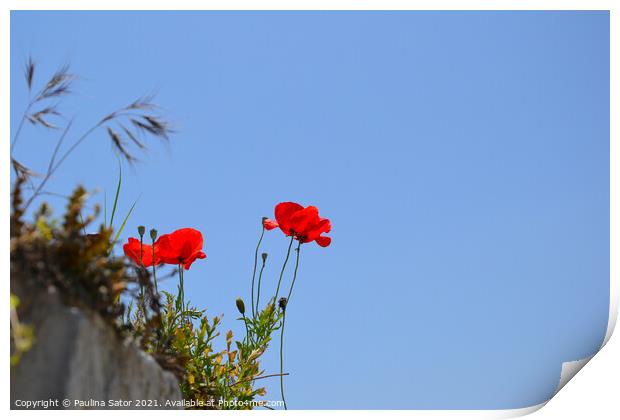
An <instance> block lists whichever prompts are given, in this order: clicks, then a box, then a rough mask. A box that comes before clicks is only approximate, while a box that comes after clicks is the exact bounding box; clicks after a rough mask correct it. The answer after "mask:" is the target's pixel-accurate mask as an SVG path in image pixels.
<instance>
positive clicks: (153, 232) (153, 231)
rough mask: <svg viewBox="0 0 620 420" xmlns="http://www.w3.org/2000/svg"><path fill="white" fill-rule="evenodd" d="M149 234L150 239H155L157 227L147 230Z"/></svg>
mask: <svg viewBox="0 0 620 420" xmlns="http://www.w3.org/2000/svg"><path fill="white" fill-rule="evenodd" d="M149 233H150V234H151V239H152V240H153V241H154V240H155V239H157V229H151V231H150V232H149Z"/></svg>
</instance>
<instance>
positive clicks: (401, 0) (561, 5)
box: [0, 0, 620, 419]
mask: <svg viewBox="0 0 620 420" xmlns="http://www.w3.org/2000/svg"><path fill="white" fill-rule="evenodd" d="M145 4H146V5H148V6H149V7H148V8H145V7H144V6H145ZM615 5H616V3H615V2H613V1H603V0H599V1H597V0H593V1H579V0H570V1H561V2H560V1H552V0H544V1H542V0H540V1H536V0H521V1H506V0H498V1H481V0H478V1H463V0H461V1H458V0H436V1H421V0H410V1H406V0H384V1H381V2H378V1H374V0H373V1H369V0H359V1H352V0H349V1H343V0H332V1H327V0H314V1H296V2H291V1H284V0H270V1H260V2H259V1H251V0H230V1H204V2H200V3H199V2H198V1H196V0H193V1H192V0H175V1H174V2H170V1H166V0H150V1H148V2H146V1H139V0H107V1H102V0H96V1H88V2H84V1H78V0H57V1H54V2H53V6H52V2H51V1H49V0H20V1H17V0H8V1H3V2H2V3H1V5H0V9H2V13H1V15H0V40H1V41H0V42H1V43H2V44H1V45H2V57H1V60H2V61H1V62H2V63H3V64H2V65H0V86H1V89H0V92H6V94H4V95H3V97H2V104H3V105H2V109H3V110H4V111H3V112H1V113H0V130H1V132H2V133H4V136H3V137H4V139H5V143H6V146H5V148H4V149H3V150H2V152H1V153H2V159H1V165H2V168H3V171H4V173H5V174H7V175H8V173H9V159H8V157H9V156H8V144H9V141H8V139H10V127H9V111H10V75H9V64H8V63H10V10H74V9H75V10H610V30H611V32H610V38H611V39H610V54H611V56H610V63H611V70H610V78H611V79H610V88H611V96H610V98H611V99H610V117H611V118H610V124H611V127H610V171H611V172H610V178H611V179H610V215H614V214H619V213H618V212H619V211H620V207H619V206H618V193H617V192H615V191H617V187H618V185H620V183H619V182H618V181H619V179H618V177H619V173H620V172H619V171H618V169H616V168H617V166H618V163H620V159H618V150H619V149H618V138H617V133H618V131H617V130H618V128H617V122H616V121H618V117H619V115H618V107H617V101H618V98H620V92H619V91H618V84H617V81H616V77H615V75H616V74H618V69H619V67H618V52H617V51H616V50H617V46H618V45H620V43H618V39H617V37H618V23H619V19H618V15H617V14H616V10H617V9H618V8H617V7H616V8H614V6H615ZM0 188H1V189H0V194H1V195H2V197H3V198H4V200H5V205H4V206H3V207H2V209H1V210H0V211H1V212H2V215H1V216H0V217H2V220H4V224H3V225H2V226H3V227H2V230H3V233H4V238H8V236H9V235H8V223H7V221H8V220H9V197H10V194H9V180H8V178H7V180H6V181H5V182H4V183H2V186H1V187H0ZM614 190H615V191H614ZM610 233H611V236H610V307H609V322H608V327H607V332H606V334H605V340H604V342H603V346H604V345H605V344H606V343H607V342H608V341H609V339H610V338H611V335H612V333H613V330H614V328H615V324H616V321H617V315H618V300H619V299H618V298H619V288H618V274H619V273H618V264H617V261H619V260H620V258H619V257H620V255H619V254H618V252H619V251H618V250H619V248H618V224H617V222H616V218H614V217H613V216H611V219H610ZM8 245H9V243H8V241H6V239H5V241H3V242H2V245H1V246H2V252H3V255H5V261H7V260H6V259H7V258H9V249H8V248H9V246H8ZM9 265H10V264H8V263H7V264H5V266H4V267H5V271H4V276H5V279H6V281H4V282H3V283H2V284H3V289H4V296H8V295H9V281H8V279H9V278H10V272H9V270H10V269H9ZM4 328H5V335H4V336H5V337H8V336H9V334H10V332H9V325H8V322H5V327H4ZM8 347H9V346H7V345H5V346H3V349H2V352H3V356H2V357H3V359H4V360H5V361H6V360H8V359H9V354H8V353H9V349H8ZM595 354H596V353H595ZM593 356H594V355H591V356H590V357H587V358H585V359H582V360H578V361H572V362H567V363H564V364H563V367H562V374H561V379H560V383H559V385H558V387H557V389H556V393H557V392H559V391H560V390H561V389H562V387H563V386H564V385H566V383H567V382H568V381H569V380H570V379H571V378H572V377H573V376H574V375H575V374H576V373H577V372H578V371H579V370H580V369H581V368H582V367H583V366H585V364H586V363H588V362H589V361H590V360H591V359H592V357H593ZM4 365H5V370H6V373H5V374H4V375H3V382H2V389H3V390H4V391H5V395H8V394H9V383H8V379H7V378H9V366H8V363H5V364H4ZM2 404H3V405H4V406H5V407H6V409H7V410H8V408H9V404H8V398H6V397H5V399H4V400H3V401H2ZM545 404H546V402H545V403H541V404H538V405H535V406H531V407H524V408H521V409H513V410H409V411H395V410H388V411H372V413H376V414H377V415H382V416H383V415H387V416H390V417H392V418H397V417H401V416H402V417H405V416H406V418H411V417H416V418H433V419H438V418H472V419H491V418H511V417H517V416H522V415H526V414H529V413H532V412H534V411H536V410H538V409H539V408H541V407H543V406H544V405H545ZM28 413H30V414H28ZM33 413H35V412H16V411H13V412H11V415H15V416H22V415H26V416H30V415H34V414H33ZM185 413H187V414H184V415H192V414H191V412H185ZM292 413H295V415H296V416H300V417H305V416H306V415H307V416H308V417H310V416H312V417H314V416H315V415H316V413H317V412H316V411H289V412H279V413H278V414H276V413H272V412H269V414H267V412H266V411H258V412H254V413H253V414H252V415H253V416H257V415H258V416H262V415H270V416H272V415H274V414H275V415H291V414H292ZM338 413H343V412H342V411H338ZM354 413H358V414H361V413H360V412H359V411H355V412H354ZM358 414H356V416H357V415H358ZM45 415H46V416H51V417H56V416H58V417H60V416H63V417H64V416H73V415H79V413H77V412H62V414H61V413H60V412H51V411H46V413H45ZM89 415H90V416H94V417H98V416H100V415H101V416H102V417H103V416H108V415H109V414H107V413H106V412H103V411H99V412H91V413H90V414H89ZM152 415H154V416H155V417H160V416H161V417H162V418H163V417H164V416H168V415H169V414H168V413H165V412H163V411H157V412H154V413H152ZM219 415H241V413H239V412H236V414H232V412H231V413H230V414H226V413H220V414H219Z"/></svg>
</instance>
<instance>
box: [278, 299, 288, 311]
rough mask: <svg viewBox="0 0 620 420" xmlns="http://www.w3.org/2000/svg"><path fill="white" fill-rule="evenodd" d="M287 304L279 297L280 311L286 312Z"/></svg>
mask: <svg viewBox="0 0 620 420" xmlns="http://www.w3.org/2000/svg"><path fill="white" fill-rule="evenodd" d="M287 303H288V301H287V300H286V298H285V297H281V298H280V300H278V306H279V307H280V309H282V312H284V311H286V304H287Z"/></svg>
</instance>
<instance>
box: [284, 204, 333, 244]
mask: <svg viewBox="0 0 620 420" xmlns="http://www.w3.org/2000/svg"><path fill="white" fill-rule="evenodd" d="M275 214H276V221H277V223H278V225H279V227H280V229H282V232H284V233H285V234H286V235H287V236H291V235H292V236H294V237H295V238H296V239H298V240H299V241H300V242H301V243H307V242H312V241H316V243H317V244H319V245H320V246H322V247H326V246H329V244H331V242H332V239H331V238H330V237H328V236H321V234H323V233H328V232H329V231H330V230H331V228H332V225H331V222H330V221H329V219H326V218H324V217H320V216H319V209H317V208H316V207H314V206H308V207H303V206H302V205H300V204H297V203H291V202H285V203H280V204H278V205H277V206H276V209H275Z"/></svg>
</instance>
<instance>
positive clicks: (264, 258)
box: [261, 252, 267, 264]
mask: <svg viewBox="0 0 620 420" xmlns="http://www.w3.org/2000/svg"><path fill="white" fill-rule="evenodd" d="M261 257H263V264H265V261H267V253H266V252H263V254H262V255H261Z"/></svg>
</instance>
